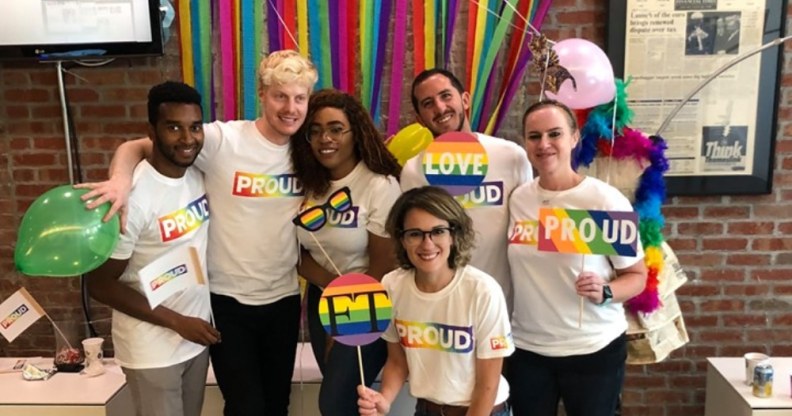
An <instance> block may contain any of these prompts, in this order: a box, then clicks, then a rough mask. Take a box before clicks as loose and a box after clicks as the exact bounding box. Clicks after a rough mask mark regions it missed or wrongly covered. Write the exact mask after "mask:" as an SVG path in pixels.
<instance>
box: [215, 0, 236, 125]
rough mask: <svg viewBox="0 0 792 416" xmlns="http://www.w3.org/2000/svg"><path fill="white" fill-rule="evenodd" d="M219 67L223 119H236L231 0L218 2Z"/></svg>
mask: <svg viewBox="0 0 792 416" xmlns="http://www.w3.org/2000/svg"><path fill="white" fill-rule="evenodd" d="M218 11H219V14H220V16H219V20H220V21H219V23H220V67H221V73H220V76H221V88H222V96H223V103H222V104H223V117H224V119H225V120H234V119H235V118H236V79H235V75H236V71H235V70H234V15H233V5H232V0H219V4H218Z"/></svg>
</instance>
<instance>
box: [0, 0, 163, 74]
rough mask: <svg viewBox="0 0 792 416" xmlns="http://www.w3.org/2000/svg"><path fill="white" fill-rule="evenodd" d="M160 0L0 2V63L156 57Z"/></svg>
mask: <svg viewBox="0 0 792 416" xmlns="http://www.w3.org/2000/svg"><path fill="white" fill-rule="evenodd" d="M159 3H160V0H11V1H3V2H0V60H37V61H45V60H78V59H102V58H116V57H132V56H152V55H162V24H161V22H160V11H159Z"/></svg>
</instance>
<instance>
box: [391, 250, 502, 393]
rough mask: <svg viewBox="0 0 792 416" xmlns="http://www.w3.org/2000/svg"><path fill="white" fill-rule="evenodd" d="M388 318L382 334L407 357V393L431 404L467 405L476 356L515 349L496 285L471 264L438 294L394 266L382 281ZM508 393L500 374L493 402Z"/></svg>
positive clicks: (406, 271)
mask: <svg viewBox="0 0 792 416" xmlns="http://www.w3.org/2000/svg"><path fill="white" fill-rule="evenodd" d="M382 284H383V286H385V289H386V290H387V291H388V295H389V296H390V299H391V302H392V303H393V309H392V322H391V325H389V326H388V329H387V331H385V333H384V334H383V335H382V338H384V339H385V340H386V341H388V342H398V343H399V344H400V345H401V347H402V348H404V352H405V355H406V356H407V367H408V369H409V374H410V375H409V378H410V394H412V395H413V396H414V397H418V398H422V399H427V400H430V401H432V402H435V403H441V404H448V405H454V406H469V405H470V401H471V399H472V397H473V387H474V386H475V384H476V359H477V358H481V359H488V358H499V357H507V356H509V355H511V353H512V352H514V342H512V339H511V328H510V326H509V315H508V313H507V311H506V300H505V299H504V297H503V292H502V291H501V289H500V287H499V286H498V283H497V282H496V281H495V279H493V278H492V277H491V276H489V275H488V274H486V273H484V272H482V271H481V270H479V269H476V268H475V267H473V266H465V267H463V268H462V269H458V270H457V271H456V274H455V275H454V278H453V280H452V281H451V283H449V284H448V286H446V287H444V288H443V289H442V290H440V291H439V292H435V293H424V292H421V291H420V290H418V287H416V285H415V272H414V271H413V270H404V269H397V270H394V271H392V272H390V273H388V274H387V275H385V277H384V278H383V279H382ZM508 397H509V383H507V382H506V380H505V379H504V378H503V376H501V377H500V383H499V384H498V393H497V396H496V398H495V404H498V403H502V402H503V401H504V400H506V399H507V398H508Z"/></svg>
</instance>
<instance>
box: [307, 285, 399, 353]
mask: <svg viewBox="0 0 792 416" xmlns="http://www.w3.org/2000/svg"><path fill="white" fill-rule="evenodd" d="M391 312H392V304H391V301H390V298H389V297H388V292H387V291H385V288H384V287H383V286H382V284H381V283H380V282H378V281H377V280H376V279H374V278H373V277H371V276H367V275H365V274H362V273H348V274H344V275H341V276H339V277H337V278H336V279H335V280H333V281H332V282H331V283H330V284H329V285H327V288H325V290H324V292H322V297H321V299H319V320H320V321H321V322H322V326H324V329H325V331H327V333H328V334H330V335H331V336H332V337H333V338H334V339H335V340H336V341H338V342H340V343H342V344H345V345H351V346H359V345H365V344H369V343H372V342H374V341H376V340H377V338H379V337H380V335H381V334H382V333H383V332H385V330H386V329H388V325H389V324H390V320H391Z"/></svg>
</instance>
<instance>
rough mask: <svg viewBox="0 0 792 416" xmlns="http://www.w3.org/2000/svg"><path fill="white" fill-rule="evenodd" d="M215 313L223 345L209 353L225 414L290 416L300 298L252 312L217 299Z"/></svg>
mask: <svg viewBox="0 0 792 416" xmlns="http://www.w3.org/2000/svg"><path fill="white" fill-rule="evenodd" d="M212 310H213V312H214V319H215V325H216V326H217V330H218V331H220V335H221V338H222V342H220V343H219V344H215V345H212V346H211V347H210V349H209V352H210V354H211V357H212V367H213V368H214V373H215V377H217V385H218V386H219V387H220V391H221V392H222V393H223V399H225V408H224V409H223V414H224V415H225V416H253V415H255V416H259V415H268V416H287V415H288V414H289V394H290V393H291V379H292V373H293V371H294V356H295V354H296V351H297V333H298V331H299V324H300V297H299V296H298V295H294V296H289V297H286V298H283V299H281V300H279V301H277V302H274V303H271V304H269V305H257V306H251V305H243V304H241V303H239V302H237V301H236V299H234V298H231V297H228V296H222V295H216V294H214V293H213V294H212Z"/></svg>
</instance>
